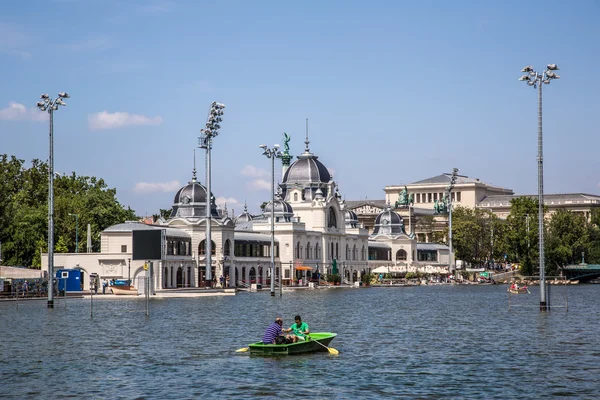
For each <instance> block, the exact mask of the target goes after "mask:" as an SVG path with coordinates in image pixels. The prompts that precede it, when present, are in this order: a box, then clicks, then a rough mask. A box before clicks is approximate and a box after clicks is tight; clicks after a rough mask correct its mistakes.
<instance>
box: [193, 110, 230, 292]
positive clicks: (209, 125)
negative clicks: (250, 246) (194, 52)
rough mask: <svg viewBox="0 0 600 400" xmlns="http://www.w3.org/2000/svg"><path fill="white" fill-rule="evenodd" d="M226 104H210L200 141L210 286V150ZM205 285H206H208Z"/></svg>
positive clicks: (209, 282) (207, 281)
mask: <svg viewBox="0 0 600 400" xmlns="http://www.w3.org/2000/svg"><path fill="white" fill-rule="evenodd" d="M224 108H225V104H221V103H217V102H216V101H213V102H212V103H211V104H210V110H209V112H208V119H207V120H206V127H205V128H204V129H201V130H200V132H201V135H200V138H199V139H198V145H199V146H198V147H200V148H201V149H206V245H205V246H204V250H205V252H206V258H205V260H206V278H205V282H206V283H208V285H209V286H211V285H212V276H211V275H212V239H211V216H212V215H211V212H212V202H213V199H212V192H211V188H210V166H211V162H210V150H211V149H212V139H213V137H216V136H218V135H219V129H220V128H221V125H219V123H220V122H221V121H222V120H223V119H222V118H221V116H222V115H223V109H224ZM206 283H205V284H206Z"/></svg>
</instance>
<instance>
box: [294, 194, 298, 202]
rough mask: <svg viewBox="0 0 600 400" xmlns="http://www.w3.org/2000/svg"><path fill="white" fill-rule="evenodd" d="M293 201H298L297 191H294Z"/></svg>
mask: <svg viewBox="0 0 600 400" xmlns="http://www.w3.org/2000/svg"><path fill="white" fill-rule="evenodd" d="M294 201H298V193H294Z"/></svg>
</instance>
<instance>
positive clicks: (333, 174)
mask: <svg viewBox="0 0 600 400" xmlns="http://www.w3.org/2000/svg"><path fill="white" fill-rule="evenodd" d="M327 171H329V175H331V177H332V178H334V177H335V173H336V172H337V171H336V170H335V169H333V168H327Z"/></svg>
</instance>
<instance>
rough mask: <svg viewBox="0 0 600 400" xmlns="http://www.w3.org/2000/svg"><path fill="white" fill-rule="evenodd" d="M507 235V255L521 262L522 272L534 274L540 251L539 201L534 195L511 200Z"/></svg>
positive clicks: (511, 259)
mask: <svg viewBox="0 0 600 400" xmlns="http://www.w3.org/2000/svg"><path fill="white" fill-rule="evenodd" d="M507 223H508V227H507V228H508V229H507V235H506V248H507V256H508V259H509V260H510V261H513V262H518V263H520V264H521V273H522V274H524V275H527V276H529V275H533V272H534V262H535V261H537V260H538V258H539V251H538V201H537V199H535V198H532V197H525V196H523V197H516V198H514V199H512V200H511V202H510V214H509V216H508V218H507Z"/></svg>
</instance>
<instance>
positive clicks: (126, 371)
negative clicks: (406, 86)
mask: <svg viewBox="0 0 600 400" xmlns="http://www.w3.org/2000/svg"><path fill="white" fill-rule="evenodd" d="M505 289H506V288H505V287H504V286H502V285H497V286H437V287H415V288H394V289H392V288H382V289H376V288H372V289H358V290H354V289H353V290H315V291H310V292H308V291H298V292H285V293H284V296H283V297H282V298H280V297H278V296H275V297H271V296H270V295H269V292H262V293H253V294H249V293H239V294H238V295H236V296H228V297H219V298H195V299H170V300H153V301H152V302H151V303H150V317H149V318H148V317H146V315H145V311H146V304H145V302H144V301H143V299H130V300H125V301H124V300H103V301H96V302H94V303H93V316H91V312H90V311H91V310H90V305H91V303H90V301H89V300H76V299H70V300H67V301H66V303H63V302H62V301H60V300H59V301H57V303H58V304H57V307H55V309H53V310H48V309H47V308H45V303H44V302H28V303H26V304H19V305H18V307H17V306H16V305H15V304H14V303H0V315H1V316H2V321H1V323H0V335H1V337H2V339H3V340H2V341H0V370H1V371H2V375H0V379H1V384H2V385H1V387H2V397H6V398H19V399H22V398H32V399H37V398H51V397H57V398H84V397H87V398H131V399H135V398H139V399H165V398H178V399H179V398H194V399H195V398H248V399H249V398H257V397H258V398H276V397H281V395H282V394H286V395H288V394H293V395H294V396H296V397H310V398H315V399H331V398H339V399H350V398H352V399H373V398H402V397H406V398H427V399H435V398H486V399H488V398H498V399H500V398H501V399H506V398H517V397H518V398H532V399H533V398H539V397H540V396H542V395H543V396H555V397H567V398H578V397H579V398H593V397H595V396H596V394H597V390H598V385H597V378H596V377H597V376H598V374H599V373H600V367H599V366H600V352H598V350H597V348H596V347H597V346H596V340H597V337H598V335H599V334H600V327H599V326H598V324H597V321H598V317H599V314H600V304H599V303H600V300H599V298H600V296H597V291H598V290H600V287H598V286H592V285H579V286H576V287H573V288H569V293H568V296H569V311H568V312H567V311H565V310H564V309H561V310H556V311H552V312H549V313H540V312H539V311H537V309H536V303H537V301H538V298H536V297H535V293H533V294H532V295H531V296H521V297H522V298H520V299H519V301H520V302H521V304H519V307H513V308H511V309H510V310H509V309H508V301H507V296H506V292H505ZM552 293H554V292H552ZM296 314H300V315H302V317H303V319H304V320H305V321H306V322H307V323H308V324H309V325H310V328H311V330H312V331H334V332H336V333H338V337H337V338H336V339H335V340H334V341H333V342H332V343H331V346H332V347H334V348H336V349H338V350H339V351H340V355H339V356H332V355H330V354H329V353H327V352H324V353H317V354H311V355H298V356H289V357H285V356H283V357H260V356H254V355H249V354H248V353H235V350H236V349H238V348H241V347H246V346H247V344H248V343H250V342H254V341H257V340H260V338H261V337H262V333H263V331H264V329H265V327H266V326H267V325H268V324H269V323H271V322H272V320H273V319H274V318H275V316H282V317H283V318H284V324H285V325H286V326H287V325H291V324H292V323H293V316H294V315H296Z"/></svg>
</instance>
